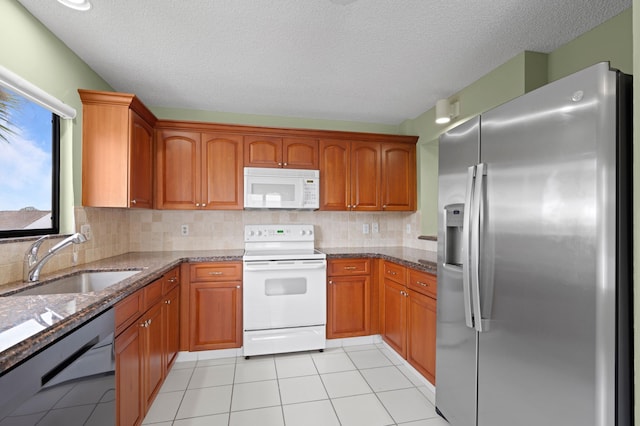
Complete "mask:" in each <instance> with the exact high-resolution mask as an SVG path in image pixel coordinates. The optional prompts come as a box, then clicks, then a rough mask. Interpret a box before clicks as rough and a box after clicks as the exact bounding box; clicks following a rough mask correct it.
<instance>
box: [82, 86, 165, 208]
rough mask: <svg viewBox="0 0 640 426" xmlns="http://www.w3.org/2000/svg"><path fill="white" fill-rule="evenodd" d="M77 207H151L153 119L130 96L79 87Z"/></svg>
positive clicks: (139, 103)
mask: <svg viewBox="0 0 640 426" xmlns="http://www.w3.org/2000/svg"><path fill="white" fill-rule="evenodd" d="M78 93H79V94H80V98H81V100H82V205H84V206H90V207H145V208H149V207H151V206H152V198H153V181H152V173H153V157H152V155H153V153H152V151H151V150H152V148H153V131H152V129H153V126H154V125H155V122H156V117H155V116H154V115H153V114H152V113H151V112H150V111H149V110H148V109H147V108H146V107H145V106H144V105H143V104H142V103H141V102H140V100H139V99H138V98H136V97H135V96H134V95H132V94H128V93H113V92H101V91H95V90H83V89H79V90H78Z"/></svg>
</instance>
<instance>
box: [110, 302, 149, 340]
mask: <svg viewBox="0 0 640 426" xmlns="http://www.w3.org/2000/svg"><path fill="white" fill-rule="evenodd" d="M114 313H115V318H116V319H115V322H116V324H115V328H116V336H117V335H118V334H120V333H122V332H123V331H124V330H125V329H126V328H127V327H129V326H130V325H131V324H133V323H134V321H136V320H137V319H138V318H140V315H142V314H143V313H144V291H136V292H135V293H133V294H132V295H131V296H128V297H127V298H126V299H124V300H122V301H120V302H118V304H117V305H116V306H115V309H114Z"/></svg>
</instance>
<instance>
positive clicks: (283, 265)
mask: <svg viewBox="0 0 640 426" xmlns="http://www.w3.org/2000/svg"><path fill="white" fill-rule="evenodd" d="M326 268H327V265H326V263H325V262H324V261H320V262H313V263H312V262H304V263H301V262H300V261H295V262H288V261H284V260H283V261H271V262H251V263H248V262H245V264H244V270H245V271H282V270H287V271H292V270H296V271H299V270H318V269H326Z"/></svg>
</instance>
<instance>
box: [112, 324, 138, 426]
mask: <svg viewBox="0 0 640 426" xmlns="http://www.w3.org/2000/svg"><path fill="white" fill-rule="evenodd" d="M142 350H143V346H142V338H141V335H140V327H139V326H138V324H135V325H133V326H131V327H129V328H128V329H126V331H124V332H123V333H122V334H120V335H119V336H118V337H117V338H116V340H115V362H116V412H117V424H118V426H130V425H134V426H135V425H139V424H140V423H142V420H143V419H144V409H143V407H142V382H141V377H142V372H143V370H142V358H141V357H140V353H141V352H142Z"/></svg>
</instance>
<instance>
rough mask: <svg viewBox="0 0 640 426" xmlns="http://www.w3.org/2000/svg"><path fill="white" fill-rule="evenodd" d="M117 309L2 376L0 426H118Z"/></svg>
mask: <svg viewBox="0 0 640 426" xmlns="http://www.w3.org/2000/svg"><path fill="white" fill-rule="evenodd" d="M113 315H114V314H113V309H109V310H108V311H105V312H104V313H102V314H101V315H99V316H98V317H96V318H93V319H92V320H90V321H88V322H87V323H85V324H83V325H82V326H80V327H79V328H77V329H75V330H73V331H72V332H70V333H69V334H67V335H66V336H64V337H62V338H61V339H59V340H57V341H55V342H54V343H52V344H50V345H49V346H47V347H45V348H44V349H43V350H41V351H40V352H38V353H36V354H35V355H33V356H31V357H30V358H29V359H27V360H26V361H23V362H22V363H21V364H19V365H18V366H16V367H14V368H13V369H11V370H9V371H8V372H6V373H5V374H3V375H2V376H0V426H5V425H21V426H22V425H24V426H28V425H65V426H75V425H92V426H97V425H105V426H107V425H108V426H113V425H115V423H116V422H115V417H116V416H115V411H116V409H115V358H114V347H113V340H114V337H113V335H114V316H113Z"/></svg>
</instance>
